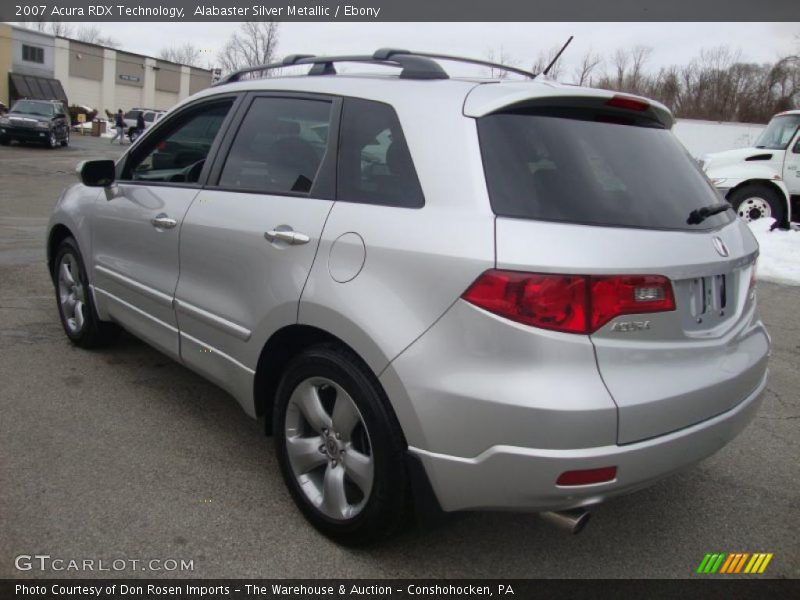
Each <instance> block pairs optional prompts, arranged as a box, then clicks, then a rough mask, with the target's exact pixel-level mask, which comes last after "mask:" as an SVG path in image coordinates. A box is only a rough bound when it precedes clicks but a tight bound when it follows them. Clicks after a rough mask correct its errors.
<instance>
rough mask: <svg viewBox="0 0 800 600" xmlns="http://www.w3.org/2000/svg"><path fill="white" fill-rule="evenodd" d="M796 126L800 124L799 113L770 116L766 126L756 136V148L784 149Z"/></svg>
mask: <svg viewBox="0 0 800 600" xmlns="http://www.w3.org/2000/svg"><path fill="white" fill-rule="evenodd" d="M798 126H800V115H781V116H779V117H772V120H771V121H770V122H769V124H768V125H767V128H766V129H765V130H764V131H762V132H761V135H760V136H758V141H757V142H756V148H767V149H769V150H786V146H788V145H789V142H791V141H792V138H793V137H794V132H795V131H797V127H798Z"/></svg>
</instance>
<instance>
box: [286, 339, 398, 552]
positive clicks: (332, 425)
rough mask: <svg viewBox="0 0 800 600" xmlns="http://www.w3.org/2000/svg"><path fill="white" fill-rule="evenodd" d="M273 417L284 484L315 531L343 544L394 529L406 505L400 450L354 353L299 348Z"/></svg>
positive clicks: (387, 411)
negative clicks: (298, 353)
mask: <svg viewBox="0 0 800 600" xmlns="http://www.w3.org/2000/svg"><path fill="white" fill-rule="evenodd" d="M275 416H276V418H275V421H274V422H275V439H276V448H277V452H278V461H279V463H280V466H281V471H282V473H283V477H284V480H285V481H286V485H287V486H288V487H289V491H290V492H291V494H292V497H293V498H294V501H295V502H296V503H297V505H298V507H299V508H300V510H301V511H302V512H303V514H304V515H305V517H306V518H307V519H308V520H309V521H310V522H311V524H312V525H314V527H316V528H317V529H318V530H320V531H321V532H322V533H324V534H325V535H327V536H329V537H331V538H332V539H334V540H336V541H337V542H340V543H342V544H348V545H355V544H363V543H367V542H370V541H374V540H376V539H380V538H383V537H386V536H388V535H390V534H391V533H393V532H394V531H395V530H396V529H397V527H398V526H399V525H400V524H401V523H402V522H403V520H404V519H405V517H406V515H407V514H408V510H407V509H408V506H409V502H408V499H409V486H408V477H407V474H406V469H405V461H404V456H405V450H406V445H405V442H404V440H403V435H402V432H401V431H400V426H399V424H398V423H397V420H396V418H395V416H394V413H393V412H392V411H391V408H390V407H389V405H388V401H387V399H386V397H385V395H384V393H383V391H382V390H381V388H380V384H379V383H378V382H377V380H376V379H375V376H374V375H373V374H372V372H371V371H370V370H369V368H368V367H367V366H366V365H364V364H363V362H362V361H361V360H360V359H359V358H358V357H357V356H355V355H354V354H353V353H352V352H350V351H349V350H347V349H345V348H341V347H338V346H335V345H328V344H325V345H320V346H315V347H312V348H310V349H308V350H306V351H304V352H303V353H302V354H300V355H299V356H298V357H296V358H295V359H294V360H293V361H292V362H291V363H290V364H289V366H288V367H287V369H286V371H285V373H284V375H283V378H282V380H281V383H280V385H279V387H278V392H277V395H276V407H275Z"/></svg>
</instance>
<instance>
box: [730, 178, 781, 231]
mask: <svg viewBox="0 0 800 600" xmlns="http://www.w3.org/2000/svg"><path fill="white" fill-rule="evenodd" d="M728 201H729V202H730V203H731V206H733V209H734V210H735V211H736V214H737V215H739V217H741V218H742V219H744V220H745V221H747V222H751V221H757V220H758V219H770V218H772V219H775V220H776V221H777V222H778V224H779V225H782V224H783V222H784V219H785V210H784V204H785V202H784V200H783V198H782V197H781V194H780V193H778V192H777V191H776V190H775V189H773V188H771V187H769V186H767V185H764V184H760V183H752V184H748V185H745V186H742V187H740V188H738V189H736V190H734V191H733V192H732V193H731V194H729V195H728Z"/></svg>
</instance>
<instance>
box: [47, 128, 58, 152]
mask: <svg viewBox="0 0 800 600" xmlns="http://www.w3.org/2000/svg"><path fill="white" fill-rule="evenodd" d="M47 146H48V147H49V148H50V149H51V150H54V149H55V148H57V147H58V138H57V137H56V133H55V131H51V132H50V134H49V136H48V138H47Z"/></svg>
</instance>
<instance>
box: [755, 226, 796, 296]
mask: <svg viewBox="0 0 800 600" xmlns="http://www.w3.org/2000/svg"><path fill="white" fill-rule="evenodd" d="M774 222H775V219H759V220H758V221H753V222H751V223H749V225H750V231H752V232H753V235H755V236H756V239H757V240H758V244H759V246H760V247H761V250H760V254H759V256H758V271H757V277H758V279H760V280H762V281H774V282H775V283H783V284H787V285H800V230H797V229H790V230H788V231H786V230H783V229H774V230H772V231H770V228H771V227H772V224H773V223H774Z"/></svg>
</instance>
